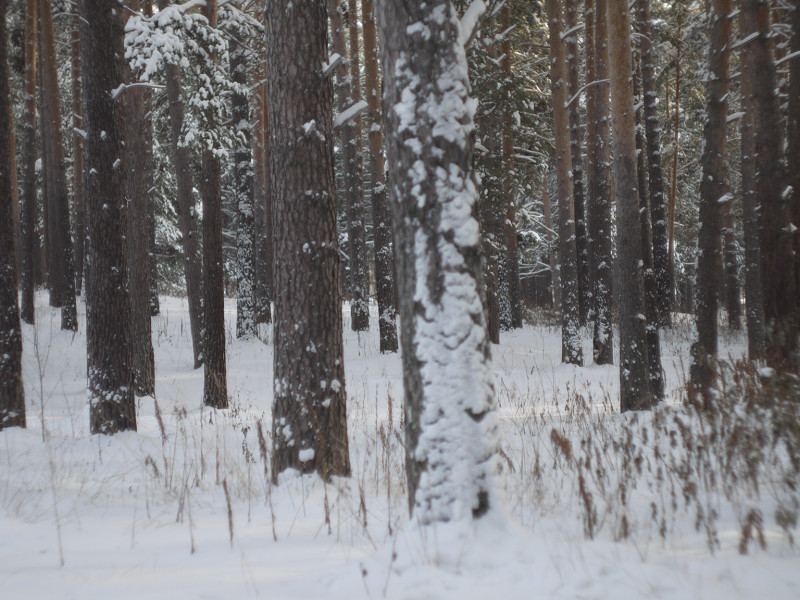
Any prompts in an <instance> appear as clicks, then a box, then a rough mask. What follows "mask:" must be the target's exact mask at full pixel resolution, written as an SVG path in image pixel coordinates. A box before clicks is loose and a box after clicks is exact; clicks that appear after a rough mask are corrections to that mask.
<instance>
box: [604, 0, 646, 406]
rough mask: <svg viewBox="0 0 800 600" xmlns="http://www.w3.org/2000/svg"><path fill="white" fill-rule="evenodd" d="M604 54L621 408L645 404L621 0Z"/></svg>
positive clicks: (611, 13) (627, 52)
mask: <svg viewBox="0 0 800 600" xmlns="http://www.w3.org/2000/svg"><path fill="white" fill-rule="evenodd" d="M606 8H607V10H606V16H607V19H608V56H609V67H610V68H609V73H610V79H611V106H612V114H611V129H612V136H613V143H612V147H613V154H614V182H615V184H614V186H615V197H616V209H617V212H616V225H617V263H618V266H617V273H618V275H617V285H616V286H615V287H616V289H618V290H624V293H622V294H619V295H618V301H617V306H618V308H619V353H620V359H619V373H620V407H621V409H622V411H626V410H642V409H646V408H649V407H650V405H651V396H650V390H649V382H648V378H649V375H648V355H647V340H646V327H645V325H646V324H645V315H644V293H643V292H644V288H643V284H642V264H643V261H642V236H641V225H640V221H639V193H638V189H637V176H636V134H635V131H634V129H635V127H636V115H635V114H634V110H633V87H632V86H631V74H632V73H633V64H632V62H631V38H630V33H631V25H630V16H629V13H628V3H627V1H626V0H609V2H608V5H607V7H606Z"/></svg>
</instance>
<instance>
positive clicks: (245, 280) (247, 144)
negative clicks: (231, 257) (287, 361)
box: [229, 38, 257, 338]
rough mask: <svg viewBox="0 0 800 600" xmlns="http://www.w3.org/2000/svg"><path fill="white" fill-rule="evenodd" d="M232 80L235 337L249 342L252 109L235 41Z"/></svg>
mask: <svg viewBox="0 0 800 600" xmlns="http://www.w3.org/2000/svg"><path fill="white" fill-rule="evenodd" d="M229 50H230V70H231V80H232V81H233V82H234V83H236V84H237V85H239V86H241V88H242V92H241V93H240V92H235V93H234V94H233V95H232V96H231V121H232V126H233V128H234V131H235V132H236V135H237V146H236V148H235V150H234V153H233V177H234V187H235V190H236V262H237V266H238V272H237V276H236V289H237V296H236V337H238V338H248V337H252V336H255V335H256V333H257V326H256V315H255V265H254V263H253V260H254V257H255V255H254V248H255V226H254V222H253V166H252V164H251V162H252V152H251V147H252V138H253V135H252V127H251V124H250V107H249V104H248V101H247V96H246V95H245V93H244V90H245V89H246V86H247V62H246V56H245V47H244V46H243V45H241V44H240V43H239V42H238V40H236V39H235V38H233V39H232V40H231V42H230V48H229Z"/></svg>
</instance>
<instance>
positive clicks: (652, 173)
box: [636, 0, 672, 326]
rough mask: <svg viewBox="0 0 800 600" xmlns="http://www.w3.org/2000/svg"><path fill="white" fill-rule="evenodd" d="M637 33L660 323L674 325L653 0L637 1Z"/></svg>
mask: <svg viewBox="0 0 800 600" xmlns="http://www.w3.org/2000/svg"><path fill="white" fill-rule="evenodd" d="M636 31H637V33H638V34H639V36H638V41H639V51H640V53H641V55H640V57H641V58H640V60H641V65H642V93H643V98H644V126H645V137H646V139H647V182H648V190H649V192H650V193H649V197H650V222H651V230H652V238H653V245H652V247H653V273H654V277H655V289H656V298H657V302H658V324H659V326H665V325H669V323H670V322H671V316H670V306H671V301H670V298H671V295H672V292H671V290H670V274H669V255H668V240H667V237H668V236H667V216H666V206H665V198H664V175H663V172H662V169H661V128H660V127H659V124H658V93H657V91H656V77H655V64H654V60H653V41H652V39H651V36H652V32H651V28H650V0H637V2H636Z"/></svg>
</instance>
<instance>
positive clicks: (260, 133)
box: [253, 13, 273, 324]
mask: <svg viewBox="0 0 800 600" xmlns="http://www.w3.org/2000/svg"><path fill="white" fill-rule="evenodd" d="M262 16H263V13H262ZM261 51H262V53H263V46H261ZM258 74H259V80H260V81H265V80H266V77H267V71H266V65H265V64H264V62H263V61H262V62H261V65H260V67H259V70H258ZM266 89H267V88H266V84H265V83H261V84H260V85H259V86H258V87H256V90H255V94H253V97H254V105H255V106H254V110H253V114H254V116H253V128H254V132H255V135H254V142H253V168H254V170H255V175H254V177H253V209H254V215H253V226H254V227H255V239H254V244H255V249H254V252H255V290H254V302H255V320H256V323H257V324H258V323H271V322H272V292H273V284H272V281H273V280H272V273H273V264H272V263H273V261H272V192H271V188H270V180H269V122H268V121H267V100H266V93H267V91H266Z"/></svg>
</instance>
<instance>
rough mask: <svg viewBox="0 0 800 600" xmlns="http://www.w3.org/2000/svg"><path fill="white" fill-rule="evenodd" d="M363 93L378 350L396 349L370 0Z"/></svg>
mask: <svg viewBox="0 0 800 600" xmlns="http://www.w3.org/2000/svg"><path fill="white" fill-rule="evenodd" d="M361 18H362V23H363V32H364V63H365V67H366V95H367V103H368V104H369V123H370V128H369V152H370V173H371V177H370V181H371V182H372V236H373V244H374V248H375V288H376V292H377V295H378V326H379V329H380V350H381V352H397V325H396V312H397V311H396V309H395V302H394V298H395V290H394V250H393V247H392V221H391V215H390V213H389V207H388V205H387V203H386V175H385V173H384V159H383V131H382V128H381V123H382V118H381V105H380V89H381V88H380V83H379V80H378V44H377V36H376V31H375V15H374V7H373V3H372V0H362V3H361Z"/></svg>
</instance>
